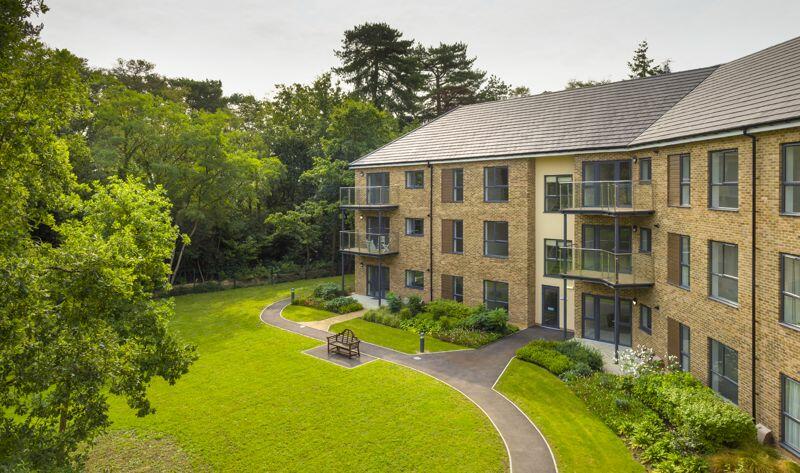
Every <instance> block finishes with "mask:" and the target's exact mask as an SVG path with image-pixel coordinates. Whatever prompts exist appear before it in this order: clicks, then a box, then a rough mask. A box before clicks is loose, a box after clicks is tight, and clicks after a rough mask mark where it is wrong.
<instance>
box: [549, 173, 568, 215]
mask: <svg viewBox="0 0 800 473" xmlns="http://www.w3.org/2000/svg"><path fill="white" fill-rule="evenodd" d="M571 183H572V175H571V174H565V175H561V176H544V211H545V212H558V211H559V210H561V207H562V206H566V207H569V206H570V205H571V204H572V185H571Z"/></svg>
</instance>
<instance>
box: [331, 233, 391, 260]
mask: <svg viewBox="0 0 800 473" xmlns="http://www.w3.org/2000/svg"><path fill="white" fill-rule="evenodd" d="M339 236H340V238H339V250H341V251H342V252H343V253H350V254H353V255H362V256H386V255H395V254H397V253H398V248H399V245H398V240H397V234H395V233H362V232H354V231H341V232H339Z"/></svg>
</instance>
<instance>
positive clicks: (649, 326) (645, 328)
mask: <svg viewBox="0 0 800 473" xmlns="http://www.w3.org/2000/svg"><path fill="white" fill-rule="evenodd" d="M645 312H647V323H646V324H645V323H644V320H645ZM639 330H641V331H642V332H645V333H646V334H648V335H652V334H653V309H651V308H650V306H647V305H644V304H639Z"/></svg>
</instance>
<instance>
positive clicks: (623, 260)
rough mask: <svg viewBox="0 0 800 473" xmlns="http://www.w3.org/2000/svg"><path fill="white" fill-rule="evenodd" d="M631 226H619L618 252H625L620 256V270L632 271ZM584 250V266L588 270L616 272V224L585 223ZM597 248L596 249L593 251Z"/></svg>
mask: <svg viewBox="0 0 800 473" xmlns="http://www.w3.org/2000/svg"><path fill="white" fill-rule="evenodd" d="M631 238H632V237H631V227H628V226H620V227H619V241H618V245H617V252H618V253H624V255H623V256H619V257H618V261H619V272H620V273H627V274H630V272H631V264H632V261H631V247H632V246H631V245H632V243H631ZM582 241H583V248H585V250H584V252H583V259H582V260H581V261H582V264H583V266H582V268H583V269H585V270H587V271H602V272H614V271H615V266H614V265H615V260H614V255H613V253H614V226H613V225H584V226H583V238H582ZM592 250H596V251H592Z"/></svg>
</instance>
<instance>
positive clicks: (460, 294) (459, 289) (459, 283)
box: [453, 276, 464, 302]
mask: <svg viewBox="0 0 800 473" xmlns="http://www.w3.org/2000/svg"><path fill="white" fill-rule="evenodd" d="M453 300H456V301H458V302H464V278H463V277H462V276H453Z"/></svg>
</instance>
